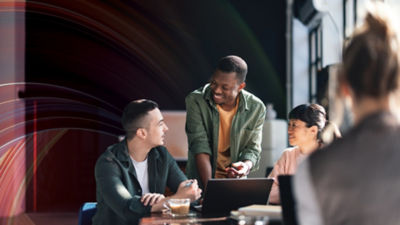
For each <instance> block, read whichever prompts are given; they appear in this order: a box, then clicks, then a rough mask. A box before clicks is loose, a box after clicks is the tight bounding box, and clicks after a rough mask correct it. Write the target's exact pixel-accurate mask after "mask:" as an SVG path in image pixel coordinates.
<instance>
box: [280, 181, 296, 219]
mask: <svg viewBox="0 0 400 225" xmlns="http://www.w3.org/2000/svg"><path fill="white" fill-rule="evenodd" d="M292 179H293V176H292V175H279V176H278V181H279V194H280V197H281V205H282V219H283V224H284V225H297V224H298V222H297V214H296V201H295V199H294V195H293V184H292Z"/></svg>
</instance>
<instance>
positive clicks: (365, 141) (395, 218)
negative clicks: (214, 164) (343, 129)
mask: <svg viewBox="0 0 400 225" xmlns="http://www.w3.org/2000/svg"><path fill="white" fill-rule="evenodd" d="M375 7H376V9H378V10H375V11H370V12H369V13H368V14H367V16H366V19H365V21H364V25H363V27H361V28H360V29H359V30H357V31H356V32H355V34H354V35H353V37H352V39H351V40H350V42H349V44H348V46H347V47H346V48H345V50H344V53H343V63H342V66H341V70H340V73H339V84H340V90H341V95H342V96H341V97H342V98H345V99H347V100H348V102H350V103H351V104H350V105H351V110H352V112H353V118H354V125H353V127H352V128H351V130H350V131H348V132H347V133H346V134H345V135H344V136H343V138H341V139H339V140H337V141H335V142H334V143H332V144H331V145H329V146H328V147H327V148H326V149H324V150H323V151H316V152H314V153H313V154H312V155H310V157H308V158H307V159H306V160H304V161H303V163H302V164H301V165H300V166H299V168H298V170H297V172H296V175H295V179H294V189H295V196H296V198H297V210H298V215H299V219H300V224H304V225H313V224H318V225H323V224H325V225H334V224H341V225H345V224H363V225H376V224H385V225H394V224H400V213H399V203H400V192H399V187H400V172H399V171H400V164H399V161H400V150H399V146H400V125H399V121H398V120H397V117H396V115H395V114H394V113H393V112H392V111H391V107H390V102H391V98H392V94H393V93H394V92H396V91H397V90H398V89H399V72H400V71H399V69H400V67H399V65H400V64H399V53H398V51H399V49H398V47H399V42H398V39H397V34H396V32H394V31H393V30H392V29H393V27H392V26H391V25H390V20H388V19H387V11H385V10H382V7H383V6H382V5H376V6H375Z"/></svg>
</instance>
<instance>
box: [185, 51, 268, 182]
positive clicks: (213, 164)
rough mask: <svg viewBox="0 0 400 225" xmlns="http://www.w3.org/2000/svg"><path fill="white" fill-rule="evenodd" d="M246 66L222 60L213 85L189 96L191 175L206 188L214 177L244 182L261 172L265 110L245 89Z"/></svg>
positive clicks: (231, 58) (237, 59)
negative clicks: (245, 177)
mask: <svg viewBox="0 0 400 225" xmlns="http://www.w3.org/2000/svg"><path fill="white" fill-rule="evenodd" d="M246 74H247V64H246V62H245V61H244V60H243V59H241V58H240V57H238V56H226V57H224V58H222V59H220V61H219V63H218V66H217V68H216V70H215V72H214V74H213V75H212V77H211V81H210V83H209V84H206V85H205V86H204V87H201V88H199V89H197V90H195V91H193V92H192V93H190V94H189V95H188V96H187V97H186V111H187V115H186V134H187V136H188V142H189V154H188V163H187V166H186V171H187V175H188V177H190V178H196V179H197V180H198V181H199V183H200V185H201V186H202V187H205V186H206V185H207V181H208V180H209V179H210V178H240V177H244V176H247V174H248V173H249V172H250V171H251V170H254V169H257V168H258V161H259V159H260V152H261V137H262V126H263V124H264V117H265V106H264V104H263V103H262V101H261V100H260V99H258V98H257V97H256V96H254V95H253V94H251V93H249V92H247V91H245V90H244V87H245V86H246V83H245V79H246Z"/></svg>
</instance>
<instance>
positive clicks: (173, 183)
mask: <svg viewBox="0 0 400 225" xmlns="http://www.w3.org/2000/svg"><path fill="white" fill-rule="evenodd" d="M167 154H168V162H169V163H168V165H169V173H168V179H167V186H168V187H169V188H170V189H171V191H172V192H174V193H176V191H177V190H178V187H179V184H180V183H182V182H183V181H185V180H187V177H186V176H185V174H184V173H183V172H182V170H181V169H180V168H179V166H178V164H177V163H176V161H175V159H174V158H173V157H172V156H171V155H170V154H169V153H167Z"/></svg>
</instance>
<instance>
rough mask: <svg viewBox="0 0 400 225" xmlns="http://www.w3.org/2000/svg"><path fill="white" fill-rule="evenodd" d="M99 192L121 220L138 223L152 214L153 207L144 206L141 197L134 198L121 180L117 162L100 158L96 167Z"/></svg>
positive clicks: (135, 196)
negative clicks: (144, 216)
mask: <svg viewBox="0 0 400 225" xmlns="http://www.w3.org/2000/svg"><path fill="white" fill-rule="evenodd" d="M95 177H96V183H97V191H98V192H100V193H101V195H102V196H103V198H104V201H105V202H106V203H107V205H108V206H109V207H110V208H111V209H112V210H113V211H114V212H115V213H116V214H117V215H119V216H120V217H121V218H124V219H125V220H127V221H137V220H138V219H139V218H140V217H141V216H142V215H144V214H146V213H150V211H151V206H144V205H143V204H142V203H141V201H140V198H141V196H140V195H134V196H132V195H131V194H130V193H129V191H128V190H127V188H126V187H125V186H124V184H123V182H122V180H121V177H122V175H121V171H120V168H119V167H118V165H117V164H116V162H115V161H113V160H112V159H109V158H106V157H104V158H100V159H99V161H98V162H97V164H96V167H95Z"/></svg>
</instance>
